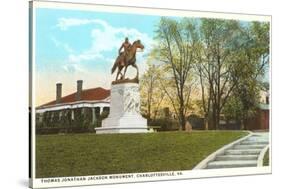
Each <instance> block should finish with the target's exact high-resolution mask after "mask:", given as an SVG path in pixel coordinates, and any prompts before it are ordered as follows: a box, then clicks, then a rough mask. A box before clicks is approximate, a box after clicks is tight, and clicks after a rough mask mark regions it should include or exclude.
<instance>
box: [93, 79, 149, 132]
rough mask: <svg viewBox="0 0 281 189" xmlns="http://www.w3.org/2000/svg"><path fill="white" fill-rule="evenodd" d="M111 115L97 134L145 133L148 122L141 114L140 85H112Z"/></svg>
mask: <svg viewBox="0 0 281 189" xmlns="http://www.w3.org/2000/svg"><path fill="white" fill-rule="evenodd" d="M110 98H111V99H110V113H109V116H108V117H107V118H106V119H104V120H103V121H102V126H101V127H99V128H96V133H97V134H104V133H145V132H148V127H147V120H146V119H145V118H143V117H142V116H141V114H140V93H139V84H138V83H119V84H113V85H111V95H110Z"/></svg>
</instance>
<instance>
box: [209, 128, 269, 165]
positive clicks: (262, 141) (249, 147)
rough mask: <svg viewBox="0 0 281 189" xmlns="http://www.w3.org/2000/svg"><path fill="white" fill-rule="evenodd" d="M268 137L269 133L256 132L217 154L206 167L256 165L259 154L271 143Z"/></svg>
mask: <svg viewBox="0 0 281 189" xmlns="http://www.w3.org/2000/svg"><path fill="white" fill-rule="evenodd" d="M268 137H269V136H268V133H254V134H253V135H252V136H250V137H248V138H246V139H245V140H242V141H241V142H239V143H238V144H235V145H234V146H232V147H230V148H227V149H226V150H225V151H224V152H223V153H222V154H220V155H217V156H216V157H215V159H214V160H213V161H210V162H209V163H208V164H207V167H206V168H205V169H218V168H233V167H256V166H257V163H258V157H259V154H260V153H261V151H262V150H263V149H264V148H265V147H266V146H267V145H268V144H269V138H268Z"/></svg>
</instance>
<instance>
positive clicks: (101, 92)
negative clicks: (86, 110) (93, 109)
mask: <svg viewBox="0 0 281 189" xmlns="http://www.w3.org/2000/svg"><path fill="white" fill-rule="evenodd" d="M109 96H110V90H107V89H104V88H101V87H98V88H92V89H85V90H82V93H81V100H80V101H83V100H90V101H91V100H104V99H106V98H107V97H109ZM76 101H77V100H76V92H75V93H72V94H70V95H67V96H64V97H62V98H61V101H60V103H59V104H63V103H71V102H76ZM55 104H56V100H54V101H51V102H48V103H46V104H43V105H41V106H40V107H42V106H49V105H55Z"/></svg>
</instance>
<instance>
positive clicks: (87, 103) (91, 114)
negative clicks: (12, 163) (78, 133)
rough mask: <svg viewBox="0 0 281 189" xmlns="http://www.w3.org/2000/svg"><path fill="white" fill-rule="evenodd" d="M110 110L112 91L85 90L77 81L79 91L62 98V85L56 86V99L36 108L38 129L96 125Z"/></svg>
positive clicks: (102, 89) (98, 88)
mask: <svg viewBox="0 0 281 189" xmlns="http://www.w3.org/2000/svg"><path fill="white" fill-rule="evenodd" d="M109 108H110V90H108V89H104V88H101V87H97V88H91V89H84V90H83V81H82V80H78V81H77V91H76V92H74V93H72V94H69V95H66V96H62V84H61V83H57V84H56V99H55V100H53V101H50V102H48V103H46V104H43V105H40V106H38V107H37V108H36V128H50V127H51V128H54V127H55V128H56V127H60V128H65V127H79V126H81V125H84V126H85V124H86V125H87V126H89V125H91V124H95V123H96V121H97V120H98V118H99V117H100V116H101V115H102V114H103V113H108V112H109Z"/></svg>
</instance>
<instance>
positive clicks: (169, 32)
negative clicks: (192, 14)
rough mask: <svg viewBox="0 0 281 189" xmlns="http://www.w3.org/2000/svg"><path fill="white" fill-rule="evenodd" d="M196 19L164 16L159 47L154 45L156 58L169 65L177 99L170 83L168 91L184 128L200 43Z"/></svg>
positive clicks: (158, 30)
mask: <svg viewBox="0 0 281 189" xmlns="http://www.w3.org/2000/svg"><path fill="white" fill-rule="evenodd" d="M196 29H197V28H196V22H195V21H193V20H190V19H182V20H181V21H177V20H173V19H169V18H165V17H163V18H161V20H160V23H159V24H158V27H157V30H156V40H157V42H158V43H157V46H156V47H155V48H154V53H155V55H156V57H157V58H158V59H159V60H160V61H161V62H163V63H165V64H166V68H167V71H169V73H168V74H167V76H168V78H167V80H169V79H172V81H173V82H172V83H171V85H170V86H172V87H174V89H175V93H176V96H175V98H173V96H171V94H170V92H169V90H168V89H167V87H166V86H164V85H162V86H164V90H165V91H166V94H167V96H168V98H169V99H170V100H171V103H172V104H173V107H174V111H175V113H176V115H177V118H178V121H179V123H180V126H181V127H180V128H181V129H182V130H185V123H186V120H185V115H186V111H187V107H188V101H189V96H190V91H191V90H190V86H189V85H188V82H189V81H188V77H189V74H190V72H191V68H192V64H193V62H194V60H195V59H194V57H195V56H194V55H195V49H196V46H197V40H198V36H197V32H196Z"/></svg>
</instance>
